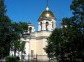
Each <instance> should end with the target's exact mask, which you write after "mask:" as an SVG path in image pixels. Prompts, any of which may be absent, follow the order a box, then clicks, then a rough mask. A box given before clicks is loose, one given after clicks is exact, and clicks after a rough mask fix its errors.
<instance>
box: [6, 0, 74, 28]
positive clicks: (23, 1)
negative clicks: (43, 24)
mask: <svg viewBox="0 0 84 62" xmlns="http://www.w3.org/2000/svg"><path fill="white" fill-rule="evenodd" d="M71 2H72V0H49V3H48V5H49V8H50V10H51V11H52V12H53V13H54V15H55V17H56V18H57V23H56V24H57V27H60V23H61V21H60V20H61V19H62V18H63V17H71V16H72V12H71V10H70V8H69V7H70V4H71ZM5 4H6V8H7V15H8V16H9V17H10V19H11V20H13V21H14V22H31V23H32V24H33V25H35V27H36V29H37V26H38V25H37V20H38V18H39V16H40V14H41V13H42V12H43V11H44V10H45V8H46V0H5Z"/></svg>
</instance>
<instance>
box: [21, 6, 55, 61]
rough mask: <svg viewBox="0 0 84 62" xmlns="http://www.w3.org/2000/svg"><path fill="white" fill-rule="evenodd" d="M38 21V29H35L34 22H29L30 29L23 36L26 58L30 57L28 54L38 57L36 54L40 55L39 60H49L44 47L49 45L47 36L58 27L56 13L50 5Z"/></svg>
mask: <svg viewBox="0 0 84 62" xmlns="http://www.w3.org/2000/svg"><path fill="white" fill-rule="evenodd" d="M37 23H38V31H35V27H34V25H32V23H28V31H27V32H24V37H23V38H21V41H23V42H25V54H24V59H26V60H27V59H28V55H31V59H32V58H36V57H35V55H38V56H40V57H38V59H39V60H42V59H45V60H48V58H47V54H46V52H45V51H44V48H45V47H46V45H47V42H46V41H47V38H48V37H49V35H50V34H51V32H52V31H53V30H54V29H55V28H56V18H55V15H54V13H53V12H52V11H51V10H50V9H49V7H48V6H47V7H46V8H45V10H44V11H43V12H42V13H41V15H40V17H39V19H38V20H37ZM42 56H46V57H42Z"/></svg>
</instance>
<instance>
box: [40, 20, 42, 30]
mask: <svg viewBox="0 0 84 62" xmlns="http://www.w3.org/2000/svg"><path fill="white" fill-rule="evenodd" d="M40 26H41V30H42V22H40Z"/></svg>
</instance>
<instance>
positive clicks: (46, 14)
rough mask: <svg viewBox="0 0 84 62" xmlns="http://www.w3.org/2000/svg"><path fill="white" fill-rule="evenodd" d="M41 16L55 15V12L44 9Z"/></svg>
mask: <svg viewBox="0 0 84 62" xmlns="http://www.w3.org/2000/svg"><path fill="white" fill-rule="evenodd" d="M40 17H42V18H43V17H54V14H53V13H52V12H51V11H44V12H43V13H42V14H41V16H40Z"/></svg>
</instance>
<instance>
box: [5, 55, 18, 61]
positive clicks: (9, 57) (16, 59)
mask: <svg viewBox="0 0 84 62" xmlns="http://www.w3.org/2000/svg"><path fill="white" fill-rule="evenodd" d="M5 60H6V62H19V57H15V56H7V57H6V58H5Z"/></svg>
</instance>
